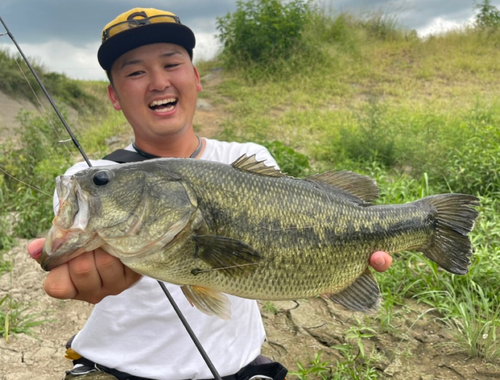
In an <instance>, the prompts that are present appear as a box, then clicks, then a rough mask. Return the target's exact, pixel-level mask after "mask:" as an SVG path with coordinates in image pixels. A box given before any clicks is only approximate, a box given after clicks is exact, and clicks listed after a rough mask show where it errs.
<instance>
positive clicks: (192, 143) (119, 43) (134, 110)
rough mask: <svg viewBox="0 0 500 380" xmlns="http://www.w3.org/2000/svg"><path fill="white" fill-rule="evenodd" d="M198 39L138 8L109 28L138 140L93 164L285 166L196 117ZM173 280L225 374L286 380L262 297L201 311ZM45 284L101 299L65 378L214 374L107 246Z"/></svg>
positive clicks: (115, 87)
mask: <svg viewBox="0 0 500 380" xmlns="http://www.w3.org/2000/svg"><path fill="white" fill-rule="evenodd" d="M194 46H195V37H194V34H193V32H192V31H191V30H190V29H189V28H188V27H186V26H185V25H183V24H181V23H180V20H179V18H178V17H177V16H176V15H174V14H172V13H170V12H165V11H160V10H156V9H142V8H135V9H132V10H130V11H128V12H125V13H123V14H121V15H119V16H118V17H117V18H116V19H115V20H113V21H112V22H110V23H109V24H108V25H106V26H105V28H104V30H103V34H102V45H101V47H100V49H99V52H98V59H99V63H100V64H101V66H102V68H103V69H104V70H105V71H106V72H107V74H108V77H109V79H110V83H111V84H110V85H109V88H108V95H109V98H110V100H111V102H112V104H113V107H114V108H115V109H116V110H119V111H122V112H123V114H124V115H125V117H126V118H127V120H128V122H129V123H130V126H131V127H132V129H133V133H134V138H135V141H134V143H133V144H131V145H130V146H128V147H126V148H125V150H124V151H121V152H115V153H112V154H111V155H109V156H107V157H106V158H105V159H103V160H96V161H93V162H92V164H93V165H94V166H99V165H111V164H116V163H117V162H125V161H131V160H144V159H149V158H156V157H190V158H196V159H202V160H211V161H218V162H223V163H227V164H230V163H232V162H234V161H235V160H236V159H237V158H238V157H240V156H241V155H243V154H247V155H254V154H255V155H256V158H257V159H258V160H265V161H266V164H267V165H270V166H277V164H276V162H275V160H274V159H273V158H272V157H271V155H270V153H269V152H268V151H267V150H266V149H265V148H264V147H262V146H260V145H257V144H253V143H245V144H241V143H235V142H222V141H217V140H212V139H206V138H200V137H199V136H197V135H196V133H195V132H194V129H193V117H194V113H195V109H196V101H197V93H198V92H199V91H201V89H202V86H201V83H200V76H199V73H198V71H197V69H196V67H195V66H194V65H193V63H192V58H193V48H194ZM116 153H118V154H116ZM124 153H125V155H124ZM123 157H125V158H123ZM84 168H86V164H85V163H79V164H76V165H75V166H73V167H72V168H70V169H69V170H68V171H67V173H66V174H72V173H75V172H77V171H79V170H82V169H84ZM42 245H43V239H38V240H35V241H33V242H32V243H31V244H30V245H29V247H28V251H29V253H30V255H31V256H32V257H33V258H34V259H39V257H40V253H41V249H42ZM370 263H371V265H372V266H373V267H374V268H375V269H376V270H378V271H383V270H386V269H387V268H388V267H389V266H390V263H391V257H390V256H389V255H387V254H385V253H383V252H376V253H375V254H373V255H372V257H371V260H370ZM166 285H167V287H168V289H169V291H170V293H171V294H172V296H173V298H174V299H175V300H176V302H177V304H178V305H179V307H180V309H181V310H182V312H183V314H184V316H185V318H186V320H187V321H188V322H189V324H190V325H191V327H192V329H193V330H194V332H195V334H196V335H197V337H198V339H199V340H200V342H201V344H202V345H203V347H204V349H205V351H206V352H207V354H208V356H209V357H210V359H211V360H212V361H213V364H214V366H215V368H216V369H217V370H218V372H219V373H220V375H221V376H223V377H224V378H225V379H227V380H243V379H248V378H250V377H251V376H254V375H257V374H260V375H265V376H268V377H270V378H275V379H283V378H284V376H285V374H286V369H285V368H284V367H282V366H281V365H279V364H278V363H272V362H271V360H269V359H268V358H265V357H263V356H261V355H260V349H261V345H262V343H263V341H264V339H265V332H264V327H263V324H262V320H261V317H260V313H259V309H258V305H257V302H256V301H253V300H248V299H242V298H238V297H233V296H229V298H230V300H231V309H232V318H231V320H229V321H226V320H222V319H220V318H218V317H213V316H207V315H205V314H203V313H200V312H199V311H198V310H197V309H196V308H193V307H192V306H191V305H190V304H189V302H188V301H187V300H186V298H185V297H184V295H183V293H182V291H181V290H180V287H179V286H176V285H171V284H166ZM45 290H46V292H47V293H48V294H49V295H51V296H52V297H56V298H62V299H78V300H84V301H87V302H91V303H95V304H96V305H95V307H94V310H93V311H92V314H91V316H90V318H89V319H88V321H87V323H86V324H85V326H84V327H83V329H82V330H81V331H79V332H78V333H77V334H76V335H75V337H74V338H72V339H71V340H70V342H69V343H68V348H69V350H68V355H69V356H70V357H71V358H72V359H74V368H73V370H72V371H70V372H69V373H68V374H67V376H66V379H74V378H78V379H89V380H90V379H93V380H98V379H105V378H106V379H120V380H121V379H130V380H134V379H135V380H140V379H157V380H167V379H168V380H177V379H179V380H180V379H209V378H211V377H212V374H211V372H210V370H209V368H208V367H207V365H206V363H205V362H204V361H203V359H202V357H201V355H200V353H199V352H198V351H197V348H196V347H195V345H194V344H193V342H192V341H191V338H190V337H189V336H188V334H187V333H186V331H185V330H184V328H183V326H182V324H181V322H180V320H179V318H178V317H177V315H176V313H175V312H174V310H173V309H172V307H171V306H170V305H169V304H168V302H166V299H165V295H164V294H163V292H162V290H161V289H160V287H159V286H158V283H157V282H156V280H153V279H152V278H148V277H141V276H140V275H138V274H136V273H134V272H132V271H131V270H130V269H128V268H126V267H124V266H123V264H121V262H120V261H119V260H118V259H116V258H114V257H112V256H110V255H108V254H107V253H106V252H104V251H103V250H101V249H97V250H95V251H92V252H86V253H85V254H83V255H80V256H78V257H76V258H75V259H73V260H71V261H70V262H68V263H66V264H63V265H61V266H59V267H57V268H55V269H53V270H52V271H51V272H50V273H49V275H48V277H47V279H46V282H45Z"/></svg>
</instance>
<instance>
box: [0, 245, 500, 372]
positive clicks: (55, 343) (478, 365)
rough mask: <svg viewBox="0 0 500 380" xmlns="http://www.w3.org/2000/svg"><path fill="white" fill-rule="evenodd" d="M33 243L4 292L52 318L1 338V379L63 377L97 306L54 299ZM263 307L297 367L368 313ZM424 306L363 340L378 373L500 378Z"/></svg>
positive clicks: (284, 357) (275, 345)
mask: <svg viewBox="0 0 500 380" xmlns="http://www.w3.org/2000/svg"><path fill="white" fill-rule="evenodd" d="M27 243H28V242H27V241H21V242H20V244H19V246H18V247H16V248H15V249H13V250H12V251H10V252H9V253H8V254H7V257H6V259H10V260H12V262H14V264H15V265H14V269H13V272H12V273H6V274H4V275H3V276H1V277H0V297H3V295H5V294H10V295H11V296H12V297H13V299H15V300H16V301H18V302H22V303H23V304H25V305H29V309H28V310H27V313H29V314H32V315H37V316H38V318H40V319H47V320H50V321H49V322H46V323H44V324H42V325H41V326H38V327H35V328H34V329H33V332H34V333H35V334H36V336H29V335H25V334H17V335H12V336H9V340H8V341H6V340H5V339H0V380H27V379H37V380H53V379H62V378H63V374H64V371H65V370H66V369H68V368H70V361H69V360H67V359H65V358H64V352H65V348H64V345H65V343H66V340H67V339H68V338H69V337H70V336H72V335H73V334H74V333H75V332H76V331H78V329H79V328H80V327H82V326H83V324H84V323H85V320H86V318H87V316H88V315H89V313H90V311H91V309H92V306H91V305H89V304H86V303H84V302H80V301H60V300H56V299H52V298H50V297H48V296H47V295H46V294H45V293H44V291H43V288H42V284H43V281H44V278H45V272H44V271H43V270H42V269H41V268H40V267H39V266H38V265H37V264H36V263H35V262H34V261H33V260H31V259H30V258H29V257H28V255H27V251H26V246H27ZM261 310H262V316H263V320H264V324H265V327H266V331H267V337H268V340H267V342H266V343H265V344H264V347H263V352H264V354H265V355H267V356H269V357H272V358H273V359H275V360H278V361H280V362H282V363H283V364H284V365H286V366H287V367H288V368H289V369H290V370H297V365H296V363H297V360H299V361H300V362H301V363H303V364H307V363H309V361H310V360H312V359H313V358H314V355H315V354H316V352H318V350H322V352H323V354H322V357H321V359H322V361H333V362H336V361H337V360H342V357H341V355H340V353H339V352H338V351H337V350H335V349H332V348H330V347H331V346H333V345H339V344H344V343H346V338H345V334H346V332H347V330H348V329H349V328H350V327H352V326H357V319H359V320H363V317H364V316H363V315H361V314H358V313H352V312H350V311H345V310H343V309H342V308H341V307H338V306H336V305H334V304H332V303H330V302H326V301H324V300H322V299H310V300H301V301H297V302H292V301H286V302H274V303H273V305H272V307H270V306H269V304H267V305H266V304H264V303H261ZM426 310H427V308H426V307H425V306H421V305H418V304H416V303H415V302H411V303H409V304H408V305H407V306H406V308H405V310H403V309H400V310H396V311H395V315H396V318H395V320H394V321H393V325H394V327H395V329H394V331H392V332H390V333H387V332H385V333H381V332H379V333H377V334H374V336H373V337H372V338H369V339H365V340H364V341H363V345H364V348H365V351H366V352H373V353H376V357H377V358H376V360H375V361H374V364H373V365H374V366H375V367H376V368H377V370H378V371H379V373H380V378H383V379H395V380H437V379H439V380H455V379H456V380H462V379H466V380H487V379H488V380H489V379H500V367H495V366H493V365H487V364H485V363H484V362H482V361H481V360H478V359H469V358H468V357H467V355H465V354H464V353H460V352H457V348H456V347H455V346H454V345H453V344H452V342H453V341H454V340H455V338H454V336H453V333H452V332H451V331H450V330H449V329H448V328H447V326H446V325H444V324H443V323H442V322H439V321H438V319H437V316H436V315H434V314H433V313H432V312H428V313H425V312H426ZM424 313H425V314H424ZM375 329H376V330H379V328H378V327H377V326H375ZM351 343H352V342H351ZM290 378H293V377H292V376H290Z"/></svg>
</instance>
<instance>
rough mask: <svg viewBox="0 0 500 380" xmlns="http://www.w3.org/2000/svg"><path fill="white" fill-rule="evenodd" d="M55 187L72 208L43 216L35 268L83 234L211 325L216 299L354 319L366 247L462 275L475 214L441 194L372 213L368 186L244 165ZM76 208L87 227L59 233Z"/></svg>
mask: <svg viewBox="0 0 500 380" xmlns="http://www.w3.org/2000/svg"><path fill="white" fill-rule="evenodd" d="M96 176H98V178H99V180H95V179H94V178H96ZM106 178H107V180H104V181H103V179H106ZM64 183H65V184H66V186H70V187H71V186H72V187H74V189H73V190H70V191H67V190H64V191H63V190H61V191H60V195H61V197H62V198H64V199H61V205H62V207H61V208H62V209H64V205H65V204H68V205H72V206H68V207H71V210H70V211H68V210H66V211H65V210H60V211H59V214H58V215H57V216H56V218H55V219H54V225H53V227H52V229H51V232H49V237H48V239H47V243H46V246H45V248H44V254H43V257H42V266H44V267H45V268H46V269H51V268H52V267H54V266H56V265H59V264H61V263H62V262H65V261H67V260H69V259H71V258H72V257H73V256H72V252H73V251H74V250H75V247H78V248H82V249H83V250H85V249H87V248H88V246H86V245H85V244H87V242H88V240H89V236H90V235H92V234H94V235H95V236H99V238H100V239H102V244H101V246H102V247H103V249H105V250H107V251H108V252H109V253H110V254H112V255H115V256H116V257H118V258H119V259H120V260H122V262H123V263H124V264H125V265H127V266H129V267H130V268H132V269H133V270H135V271H137V272H139V273H142V274H144V275H148V276H151V277H154V278H156V279H160V280H164V281H167V282H171V283H175V284H179V285H181V286H182V289H183V291H184V294H185V295H186V297H187V298H188V299H189V301H190V302H191V303H192V304H194V305H195V306H197V307H198V308H199V309H200V310H201V311H203V312H205V313H207V314H210V315H212V314H214V315H218V316H220V317H221V318H229V316H230V302H229V301H228V299H227V297H225V295H224V293H228V294H233V295H237V296H240V297H246V298H252V299H267V300H285V299H297V298H306V297H313V296H317V295H322V296H324V297H328V298H330V299H332V300H333V301H335V302H338V303H341V304H342V305H344V306H346V307H348V308H351V309H353V310H363V311H364V310H371V309H373V308H376V307H377V305H378V303H379V299H380V293H379V289H378V285H377V283H376V280H375V278H374V277H373V275H372V274H371V273H370V271H369V270H368V259H369V257H370V255H371V254H372V253H373V252H375V251H377V250H383V251H386V252H389V253H392V252H398V251H404V250H409V249H415V250H419V251H422V252H423V253H424V254H425V255H426V256H427V257H429V258H430V259H432V260H434V261H436V262H437V263H438V264H439V265H441V266H442V267H443V268H444V269H446V270H448V271H450V272H452V273H458V274H464V273H466V272H467V269H468V266H469V264H470V256H471V255H472V247H471V244H470V241H469V239H468V237H467V234H468V232H469V231H471V230H472V228H473V225H474V220H475V219H476V217H477V211H476V210H475V209H474V208H473V207H474V206H477V205H478V200H477V198H476V197H473V196H470V195H463V194H442V195H436V196H431V197H427V198H423V199H421V200H418V201H416V202H412V203H408V204H404V205H375V206H374V205H371V204H370V202H371V201H372V200H373V199H374V198H375V197H376V195H377V193H378V189H377V187H376V184H375V183H374V181H373V180H371V179H370V178H368V177H365V176H361V175H359V174H356V173H351V172H340V173H335V172H327V173H323V174H318V175H315V176H312V177H309V178H307V179H296V178H292V177H288V176H286V175H284V174H283V173H281V172H279V171H278V170H276V169H274V168H269V167H267V166H265V165H264V164H263V163H261V162H258V161H256V160H255V157H253V156H252V157H246V156H242V157H241V158H240V159H238V160H237V161H235V162H234V163H233V164H232V165H225V164H221V163H215V162H208V161H201V160H190V159H158V160H149V161H144V162H141V163H131V164H125V165H120V166H111V167H107V168H90V169H87V170H84V171H81V172H79V173H77V174H75V175H73V176H72V177H71V179H70V180H68V179H65V180H64ZM76 189H78V191H76ZM75 204H78V205H79V207H78V208H77V207H75ZM87 204H88V206H87ZM84 206H85V207H88V208H89V209H90V210H94V211H93V212H90V215H88V222H87V225H86V228H83V229H82V228H80V229H78V228H74V229H72V228H71V227H70V228H68V226H71V225H72V221H71V220H68V219H71V218H72V217H75V219H76V218H77V216H78V211H77V215H72V214H74V212H75V210H79V209H84V208H85V207H84ZM80 219H81V216H80ZM61 236H63V237H61ZM111 237H112V238H111ZM54 241H55V242H56V245H54V244H53V243H54ZM95 241H99V240H98V239H94V242H93V244H94V245H93V246H92V247H94V246H95V244H96V243H95ZM80 243H82V244H80ZM79 244H80V245H81V247H79ZM94 249H95V248H94Z"/></svg>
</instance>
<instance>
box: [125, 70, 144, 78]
mask: <svg viewBox="0 0 500 380" xmlns="http://www.w3.org/2000/svg"><path fill="white" fill-rule="evenodd" d="M141 74H142V71H134V72H133V73H130V74H128V75H127V76H128V77H135V76H137V75H141Z"/></svg>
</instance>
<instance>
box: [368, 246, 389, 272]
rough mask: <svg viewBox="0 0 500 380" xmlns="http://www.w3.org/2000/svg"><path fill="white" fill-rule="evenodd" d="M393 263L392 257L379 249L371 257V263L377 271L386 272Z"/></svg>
mask: <svg viewBox="0 0 500 380" xmlns="http://www.w3.org/2000/svg"><path fill="white" fill-rule="evenodd" d="M391 264H392V257H391V256H390V255H389V254H387V253H386V252H382V251H378V252H375V253H374V254H373V255H372V256H371V257H370V265H371V266H372V267H373V269H375V270H376V271H377V272H384V271H386V270H387V269H389V267H390V266H391Z"/></svg>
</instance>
